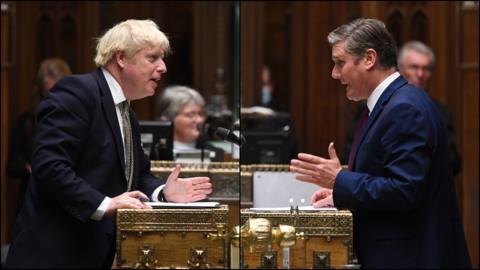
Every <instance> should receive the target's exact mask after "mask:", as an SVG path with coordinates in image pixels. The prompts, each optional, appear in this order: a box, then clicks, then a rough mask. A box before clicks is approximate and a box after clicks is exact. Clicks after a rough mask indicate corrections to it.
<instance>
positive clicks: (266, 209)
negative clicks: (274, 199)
mask: <svg viewBox="0 0 480 270" xmlns="http://www.w3.org/2000/svg"><path fill="white" fill-rule="evenodd" d="M250 210H251V211H254V212H276V211H290V207H262V208H260V207H257V208H250ZM336 210H338V209H337V208H335V207H321V208H313V206H311V205H310V206H299V207H298V211H336Z"/></svg>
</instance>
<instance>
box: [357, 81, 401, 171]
mask: <svg viewBox="0 0 480 270" xmlns="http://www.w3.org/2000/svg"><path fill="white" fill-rule="evenodd" d="M405 84H407V81H406V80H405V79H404V78H403V77H402V76H400V77H398V78H397V79H395V80H394V81H393V82H392V83H391V84H390V85H389V86H388V87H387V89H385V91H383V93H382V95H381V96H380V98H379V99H378V101H377V103H376V104H375V107H374V108H373V111H372V112H371V113H370V116H369V117H368V120H367V123H366V124H365V127H364V128H363V130H362V133H361V134H360V141H359V143H358V147H357V150H356V151H357V152H356V153H355V156H354V158H353V165H352V168H355V161H356V156H357V153H358V149H360V146H361V145H362V143H363V140H364V138H365V136H366V134H367V133H368V131H369V130H370V127H371V126H372V125H373V123H375V121H376V120H377V118H378V116H379V115H380V114H381V112H382V111H383V108H384V107H385V104H387V102H388V101H389V100H390V98H391V97H392V95H393V93H395V92H396V91H397V89H399V88H400V87H402V86H404V85H405Z"/></svg>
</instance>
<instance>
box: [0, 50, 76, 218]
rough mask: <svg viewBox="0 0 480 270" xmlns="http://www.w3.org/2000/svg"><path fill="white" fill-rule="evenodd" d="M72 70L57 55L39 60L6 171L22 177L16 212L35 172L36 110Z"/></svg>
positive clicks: (14, 132)
mask: <svg viewBox="0 0 480 270" xmlns="http://www.w3.org/2000/svg"><path fill="white" fill-rule="evenodd" d="M70 74H71V70H70V67H69V66H68V64H67V63H66V62H65V61H64V60H62V59H60V58H57V57H54V58H47V59H45V60H43V61H42V62H41V63H40V67H39V69H38V72H37V76H36V84H35V88H34V90H35V91H34V95H35V97H34V101H33V104H34V105H33V108H32V110H31V111H28V112H24V113H22V114H21V115H20V117H19V118H18V120H17V122H16V124H15V128H14V130H13V132H12V133H11V136H10V143H9V151H8V160H7V174H8V176H10V177H14V178H18V179H20V180H21V182H20V188H19V193H18V203H17V211H16V214H18V212H19V211H20V209H21V207H22V204H23V200H24V197H25V192H26V190H27V186H28V182H29V181H30V176H31V173H32V166H31V159H30V158H31V155H32V147H33V136H34V133H35V128H36V123H35V122H36V121H35V120H36V110H37V107H38V104H39V103H40V102H41V101H42V100H43V98H45V96H46V95H47V93H48V91H49V90H50V89H51V88H52V87H53V85H55V83H56V82H57V81H58V80H59V79H61V78H63V77H65V76H67V75H70Z"/></svg>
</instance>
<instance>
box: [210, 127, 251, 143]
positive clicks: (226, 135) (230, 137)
mask: <svg viewBox="0 0 480 270" xmlns="http://www.w3.org/2000/svg"><path fill="white" fill-rule="evenodd" d="M215 135H217V136H218V137H220V138H221V139H222V140H224V141H227V142H231V143H233V144H236V145H238V146H239V147H242V145H243V144H244V143H245V142H246V141H247V140H246V139H245V137H243V135H242V134H240V136H237V135H235V133H234V132H233V131H231V130H229V129H226V128H222V127H217V130H215Z"/></svg>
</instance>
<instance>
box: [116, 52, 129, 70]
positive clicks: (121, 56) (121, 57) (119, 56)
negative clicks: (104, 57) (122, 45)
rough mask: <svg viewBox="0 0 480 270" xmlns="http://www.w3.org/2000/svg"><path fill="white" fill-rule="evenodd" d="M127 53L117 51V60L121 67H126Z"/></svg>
mask: <svg viewBox="0 0 480 270" xmlns="http://www.w3.org/2000/svg"><path fill="white" fill-rule="evenodd" d="M126 57H127V56H126V55H125V53H124V52H123V51H115V62H116V63H117V65H118V66H119V67H121V68H125V60H126Z"/></svg>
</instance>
